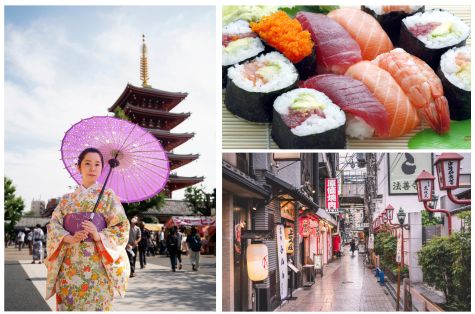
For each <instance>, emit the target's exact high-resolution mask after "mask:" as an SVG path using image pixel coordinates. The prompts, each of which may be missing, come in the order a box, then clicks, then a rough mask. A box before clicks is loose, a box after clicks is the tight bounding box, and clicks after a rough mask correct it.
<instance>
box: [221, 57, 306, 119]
mask: <svg viewBox="0 0 475 314" xmlns="http://www.w3.org/2000/svg"><path fill="white" fill-rule="evenodd" d="M297 81H298V73H297V70H296V69H295V66H294V65H293V64H292V63H291V62H290V61H289V60H288V59H287V58H285V57H284V56H283V55H282V54H280V53H278V52H276V51H274V52H269V53H267V54H264V55H261V56H259V57H257V58H254V59H252V60H250V61H248V62H245V63H243V64H236V65H235V66H233V67H231V68H229V70H228V80H227V85H226V100H225V105H226V108H227V109H228V110H229V111H230V112H231V113H233V114H235V115H236V116H239V117H241V118H244V119H246V120H249V121H252V122H270V121H271V120H272V105H273V103H274V100H275V99H276V98H277V97H278V96H279V95H280V94H282V93H285V92H287V91H289V90H292V89H294V88H295V87H296V86H297Z"/></svg>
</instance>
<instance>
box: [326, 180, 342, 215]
mask: <svg viewBox="0 0 475 314" xmlns="http://www.w3.org/2000/svg"><path fill="white" fill-rule="evenodd" d="M325 205H326V206H325V207H326V208H327V212H328V213H330V214H335V213H338V208H339V206H338V179H333V178H326V179H325Z"/></svg>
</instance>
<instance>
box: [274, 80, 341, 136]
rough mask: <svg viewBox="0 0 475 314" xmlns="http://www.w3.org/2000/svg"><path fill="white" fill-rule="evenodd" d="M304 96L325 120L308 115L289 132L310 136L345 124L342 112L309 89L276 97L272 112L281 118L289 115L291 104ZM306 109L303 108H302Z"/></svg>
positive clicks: (321, 95)
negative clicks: (310, 100)
mask: <svg viewBox="0 0 475 314" xmlns="http://www.w3.org/2000/svg"><path fill="white" fill-rule="evenodd" d="M302 96H306V97H310V98H311V99H313V103H314V104H317V105H318V106H319V109H320V110H321V111H322V112H323V113H324V115H325V118H322V117H321V116H319V115H317V114H312V115H310V116H309V117H308V118H307V119H306V120H305V121H303V122H302V123H301V124H300V125H298V126H296V127H294V128H291V132H292V133H293V134H294V135H296V136H307V135H311V134H317V133H323V132H326V131H328V130H332V129H336V128H338V127H340V126H342V125H344V124H345V121H346V117H345V113H344V112H343V110H341V109H340V107H338V106H337V105H335V104H334V103H333V102H332V101H331V99H330V98H328V97H327V96H326V95H325V94H324V93H321V92H319V91H316V90H314V89H310V88H298V89H294V90H292V91H290V92H287V93H284V94H282V95H280V96H279V97H277V99H276V100H275V102H274V110H275V111H276V112H277V113H279V114H280V115H281V116H286V115H288V114H289V113H290V110H289V109H290V108H291V107H292V104H295V103H296V101H297V100H298V99H299V97H302ZM303 108H304V109H305V108H306V107H305V106H304V107H303Z"/></svg>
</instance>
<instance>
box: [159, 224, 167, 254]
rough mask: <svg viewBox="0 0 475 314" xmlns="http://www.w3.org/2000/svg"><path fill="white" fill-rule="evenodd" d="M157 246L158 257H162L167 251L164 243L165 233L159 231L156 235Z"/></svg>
mask: <svg viewBox="0 0 475 314" xmlns="http://www.w3.org/2000/svg"><path fill="white" fill-rule="evenodd" d="M158 246H159V250H160V252H159V254H160V255H163V254H165V251H166V250H167V244H166V242H165V231H164V230H163V228H162V230H160V233H159V234H158ZM167 257H168V253H167Z"/></svg>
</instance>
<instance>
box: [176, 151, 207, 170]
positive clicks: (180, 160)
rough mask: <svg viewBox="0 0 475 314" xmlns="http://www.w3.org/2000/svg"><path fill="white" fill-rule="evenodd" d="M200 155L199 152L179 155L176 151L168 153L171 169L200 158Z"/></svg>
mask: <svg viewBox="0 0 475 314" xmlns="http://www.w3.org/2000/svg"><path fill="white" fill-rule="evenodd" d="M198 157H200V155H199V154H186V155H181V154H180V155H179V154H174V153H168V159H169V160H170V170H174V169H177V168H180V167H182V166H184V165H186V164H188V163H190V162H192V161H193V160H196V159H198Z"/></svg>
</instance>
